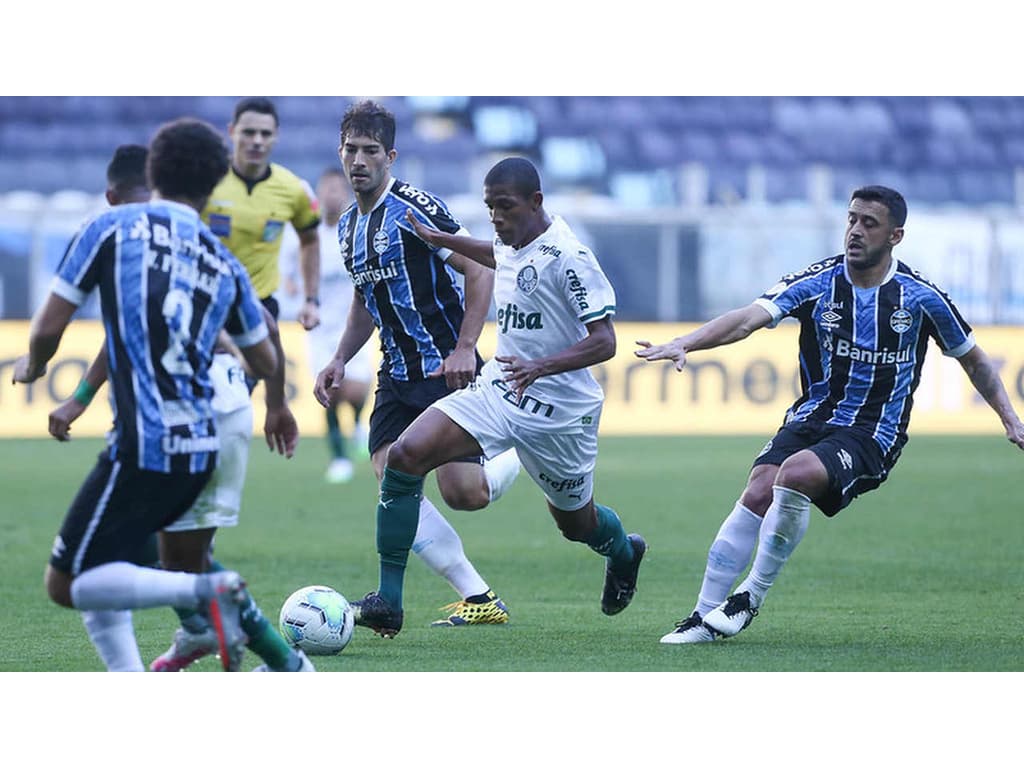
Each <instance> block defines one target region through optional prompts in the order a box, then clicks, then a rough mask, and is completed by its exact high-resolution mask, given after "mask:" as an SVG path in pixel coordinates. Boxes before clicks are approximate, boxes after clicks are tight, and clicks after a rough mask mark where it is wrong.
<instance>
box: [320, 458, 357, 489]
mask: <svg viewBox="0 0 1024 768" xmlns="http://www.w3.org/2000/svg"><path fill="white" fill-rule="evenodd" d="M354 472H355V470H354V468H353V466H352V462H351V461H349V460H348V459H334V460H333V461H332V462H331V463H330V464H328V465H327V472H326V473H325V474H324V478H325V479H326V480H327V482H328V483H331V484H339V483H347V482H348V481H349V480H351V479H352V475H353V474H354Z"/></svg>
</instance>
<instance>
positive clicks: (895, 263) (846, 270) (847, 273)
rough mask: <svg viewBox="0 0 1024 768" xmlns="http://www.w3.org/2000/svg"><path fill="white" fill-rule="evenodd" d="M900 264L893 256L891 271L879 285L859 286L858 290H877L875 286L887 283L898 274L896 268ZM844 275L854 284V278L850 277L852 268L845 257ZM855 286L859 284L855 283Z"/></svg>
mask: <svg viewBox="0 0 1024 768" xmlns="http://www.w3.org/2000/svg"><path fill="white" fill-rule="evenodd" d="M899 265H900V263H899V259H897V258H896V257H895V256H893V258H892V263H891V264H890V265H889V271H888V272H886V273H885V277H883V278H882V282H880V283H879V284H878V285H875V286H872V287H871V288H859V289H858V290H861V291H873V290H875V288H878V287H879V286H882V285H885V284H886V283H888V282H889V281H890V280H892V278H893V275H895V274H896V270H897V269H898V268H899ZM843 277H845V278H846V282H848V283H849V284H850V285H853V280H851V279H850V268H849V266H847V264H846V259H843ZM853 287H854V288H856V287H857V286H855V285H854V286H853Z"/></svg>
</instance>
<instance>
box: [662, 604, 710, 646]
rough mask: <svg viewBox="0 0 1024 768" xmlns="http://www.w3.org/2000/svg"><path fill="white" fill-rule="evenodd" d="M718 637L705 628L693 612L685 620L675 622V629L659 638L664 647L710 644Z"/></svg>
mask: <svg viewBox="0 0 1024 768" xmlns="http://www.w3.org/2000/svg"><path fill="white" fill-rule="evenodd" d="M716 637H718V632H716V631H715V630H713V629H711V627H709V626H707V625H706V624H705V623H704V622H703V621H702V620H701V618H700V614H699V613H697V612H696V611H694V612H693V613H691V614H690V615H689V616H687V617H686V618H685V619H681V620H680V621H677V622H676V628H675V629H673V630H672V631H671V632H669V633H668V634H667V635H665V636H664V637H662V638H661V640H660V642H662V643H665V644H666V645H684V644H686V643H710V642H711V641H712V640H714V639H715V638H716Z"/></svg>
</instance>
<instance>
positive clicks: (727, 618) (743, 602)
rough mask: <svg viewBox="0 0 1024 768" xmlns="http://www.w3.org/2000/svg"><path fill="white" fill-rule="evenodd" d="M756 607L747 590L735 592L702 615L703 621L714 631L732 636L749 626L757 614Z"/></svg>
mask: <svg viewBox="0 0 1024 768" xmlns="http://www.w3.org/2000/svg"><path fill="white" fill-rule="evenodd" d="M757 609H758V606H756V605H754V601H753V599H752V598H751V595H750V593H749V592H737V593H736V594H734V595H729V597H728V598H726V601H725V602H724V603H722V604H721V605H720V606H718V607H717V608H715V609H714V610H713V611H711V612H709V613H708V615H707V616H705V617H704V623H705V624H707V625H708V627H710V628H711V629H713V630H714V631H715V632H718V633H719V634H722V635H724V636H725V637H732V636H733V635H737V634H739V633H740V631H741V630H743V629H746V628H747V627H748V626H750V622H752V621H753V620H754V617H755V616H757Z"/></svg>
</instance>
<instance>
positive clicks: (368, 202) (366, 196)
mask: <svg viewBox="0 0 1024 768" xmlns="http://www.w3.org/2000/svg"><path fill="white" fill-rule="evenodd" d="M390 183H391V174H390V173H389V174H386V175H385V176H384V181H382V182H381V183H380V185H379V186H378V187H377V188H376V189H373V190H372V191H370V192H356V193H355V194H356V206H358V208H359V213H360V214H361V215H363V216H365V215H366V214H368V213H369V212H370V211H372V210H373V207H374V206H375V205H376V204H377V201H378V200H380V198H381V196H382V195H383V194H384V190H385V189H387V188H388V185H389V184H390Z"/></svg>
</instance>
